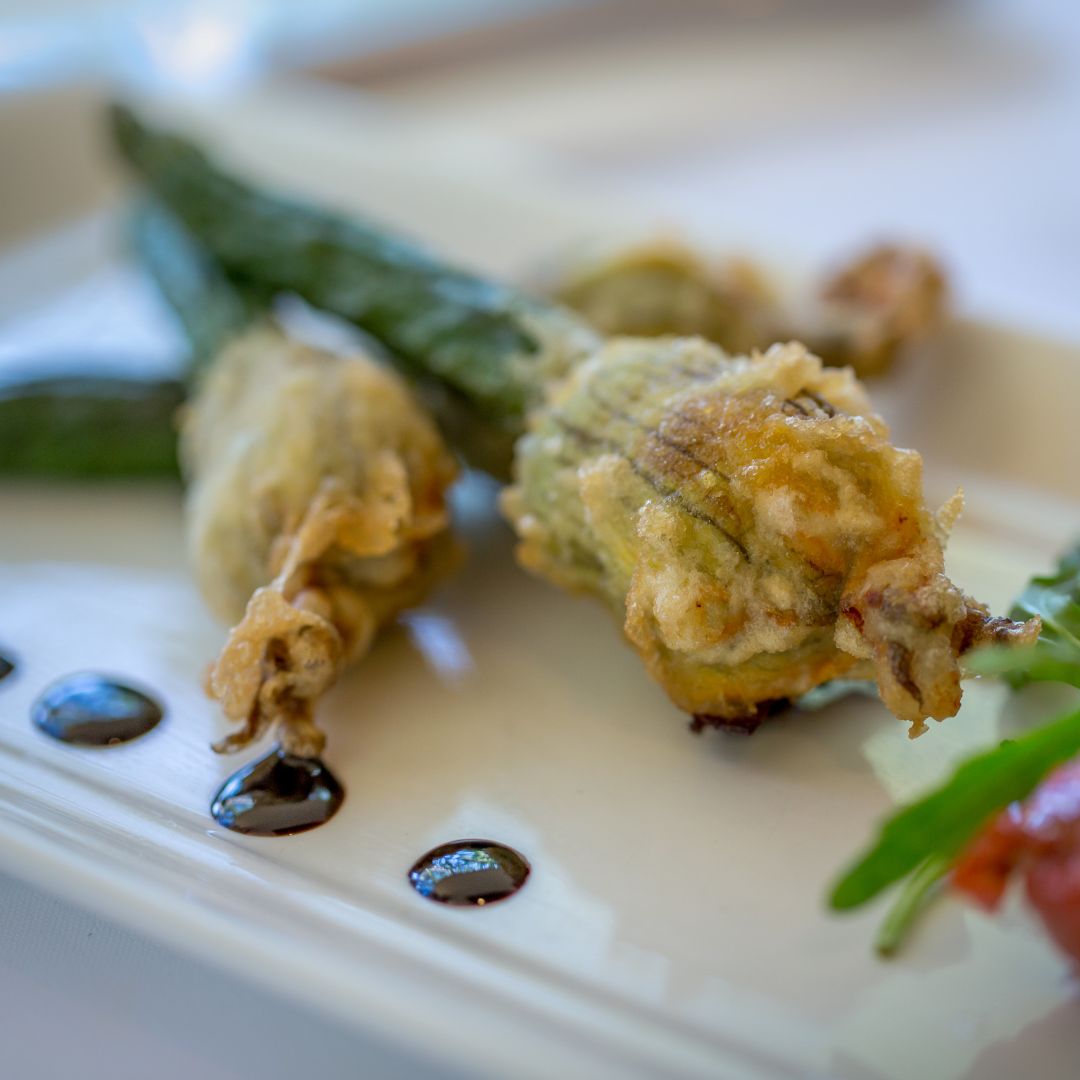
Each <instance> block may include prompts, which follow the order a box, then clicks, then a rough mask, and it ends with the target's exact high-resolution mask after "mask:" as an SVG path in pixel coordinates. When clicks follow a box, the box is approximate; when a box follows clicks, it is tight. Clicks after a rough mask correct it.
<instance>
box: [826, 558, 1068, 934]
mask: <svg viewBox="0 0 1080 1080" xmlns="http://www.w3.org/2000/svg"><path fill="white" fill-rule="evenodd" d="M1036 615H1037V616H1039V618H1040V619H1042V631H1041V632H1040V634H1039V639H1038V641H1037V642H1036V643H1035V645H1033V646H1031V647H1029V648H1023V649H989V650H985V651H983V652H981V653H979V654H977V655H975V656H973V657H971V658H970V662H969V666H970V668H971V670H973V671H974V672H976V673H977V674H983V675H1001V676H1003V677H1005V678H1006V679H1007V680H1008V681H1009V683H1010V684H1011V685H1012V686H1013V687H1019V686H1022V685H1024V684H1025V683H1027V682H1030V681H1054V682H1064V683H1069V684H1070V685H1072V686H1077V687H1080V545H1077V546H1076V547H1074V548H1073V549H1072V550H1071V551H1069V552H1068V553H1067V554H1065V555H1064V556H1063V557H1062V558H1061V560H1060V561H1059V563H1058V567H1057V571H1056V572H1055V573H1053V574H1048V575H1046V576H1042V577H1034V578H1032V579H1031V581H1030V582H1029V583H1028V586H1027V588H1025V589H1024V591H1023V592H1022V593H1021V594H1020V596H1019V597H1018V599H1017V601H1016V603H1015V604H1014V605H1013V608H1012V610H1011V611H1010V612H1009V616H1010V617H1011V618H1013V619H1016V620H1026V619H1030V618H1032V617H1033V616H1036ZM1078 753H1080V709H1078V710H1076V711H1074V712H1070V713H1067V714H1065V715H1064V716H1061V717H1058V718H1057V719H1056V720H1053V721H1051V722H1050V723H1047V724H1044V725H1043V726H1041V727H1039V728H1036V729H1035V730H1034V731H1030V732H1028V733H1027V734H1025V735H1023V736H1021V737H1019V738H1017V739H1012V740H1008V741H1006V742H1003V743H1002V744H1001V745H1000V746H997V747H995V748H994V749H992V750H986V751H984V752H983V753H981V754H978V755H976V756H975V757H973V758H969V759H968V760H967V761H965V762H963V763H962V764H961V765H960V766H959V767H958V768H957V769H956V771H955V772H954V773H953V775H952V776H951V777H950V778H949V780H947V781H946V782H945V783H944V784H942V785H941V786H940V787H938V788H937V789H935V790H934V791H932V792H930V793H929V794H928V795H926V796H924V797H923V798H922V799H919V800H918V801H917V802H914V803H911V804H910V805H908V806H906V807H902V808H901V809H900V810H898V811H897V812H896V813H895V814H893V815H892V816H891V817H890V818H888V819H887V820H886V821H885V822H884V824H883V825H882V826H881V828H880V830H879V832H878V836H877V840H876V841H875V842H874V843H873V844H872V845H871V847H870V848H869V849H868V850H867V851H865V852H864V853H863V855H862V856H861V857H860V858H859V859H858V860H856V862H855V863H854V864H852V866H850V867H849V868H848V870H847V871H846V872H845V873H844V874H843V875H842V876H841V877H840V879H839V880H838V881H837V882H836V884H835V885H834V886H833V889H832V892H831V893H830V896H829V905H830V907H832V908H833V909H835V910H838V911H839V910H848V909H850V908H855V907H859V906H860V905H862V904H865V903H866V902H867V901H868V900H871V899H873V898H874V897H875V896H877V895H878V894H879V893H880V892H882V891H883V890H884V889H886V888H888V887H889V886H890V885H892V884H894V883H895V882H897V881H899V880H901V879H902V878H904V877H907V876H908V875H909V874H910V875H912V877H911V878H910V879H909V881H908V883H907V884H906V886H905V888H904V890H903V892H902V893H901V895H900V897H899V899H898V901H897V903H896V905H895V906H894V907H893V909H892V911H891V912H890V913H889V915H888V917H887V918H886V921H885V924H884V925H883V926H882V928H881V932H880V933H879V936H878V941H877V947H878V951H879V952H882V953H884V954H886V955H887V954H889V953H891V952H893V951H895V949H896V948H897V946H898V945H899V943H900V941H901V939H902V937H903V935H904V933H905V932H906V931H907V930H908V929H909V928H910V926H911V925H912V923H913V921H914V919H915V918H916V916H917V914H918V913H919V911H921V910H922V908H923V906H924V904H925V901H926V898H927V896H928V895H929V893H930V892H931V891H932V889H933V886H934V885H935V883H936V882H937V881H938V880H939V879H940V878H941V877H942V876H943V875H944V874H945V873H946V872H947V870H948V867H949V866H950V865H951V863H952V862H953V861H954V860H955V858H956V857H957V855H959V853H960V852H961V850H962V849H963V848H964V846H965V845H966V844H967V843H968V842H969V841H970V840H971V839H972V838H973V837H974V836H975V834H976V833H977V832H978V831H979V829H981V828H982V827H983V826H984V825H985V824H986V822H987V821H989V820H990V819H991V818H992V817H993V815H994V814H995V813H996V812H998V811H999V810H1001V809H1003V808H1004V807H1006V806H1008V805H1009V804H1010V803H1013V802H1016V801H1018V800H1020V799H1023V798H1025V797H1026V796H1027V795H1029V794H1030V793H1031V792H1032V791H1033V790H1034V789H1035V787H1036V785H1037V784H1038V783H1039V782H1040V781H1041V780H1042V779H1043V777H1045V776H1046V774H1047V773H1048V772H1050V770H1051V769H1053V768H1054V767H1055V766H1056V765H1059V764H1061V763H1062V762H1064V761H1067V760H1069V758H1072V757H1074V756H1075V755H1076V754H1078Z"/></svg>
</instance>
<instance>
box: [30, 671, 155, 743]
mask: <svg viewBox="0 0 1080 1080" xmlns="http://www.w3.org/2000/svg"><path fill="white" fill-rule="evenodd" d="M164 715H165V714H164V712H163V711H162V708H161V706H160V705H159V704H158V703H157V702H156V701H154V699H153V698H151V697H148V696H147V695H146V694H144V693H142V692H141V691H139V690H135V689H133V688H132V687H130V686H125V685H124V684H123V683H119V682H116V681H114V680H113V679H110V678H108V677H107V676H105V675H97V674H94V673H93V672H79V673H78V674H75V675H69V676H67V677H66V678H64V679H60V680H59V681H58V682H54V683H53V684H52V685H51V686H49V687H47V688H46V690H45V692H44V693H43V694H42V695H41V696H40V697H39V698H38V699H37V701H35V702H34V704H33V706H32V707H31V710H30V717H31V719H32V720H33V722H34V724H35V725H36V726H37V727H38V728H40V729H41V730H42V731H43V732H45V734H46V735H51V736H52V737H53V738H54V739H59V740H60V742H66V743H73V744H75V745H77V746H114V745H116V744H117V743H125V742H130V741H131V740H132V739H137V738H138V737H139V736H140V735H145V734H146V733H147V732H148V731H150V730H152V729H153V728H155V727H157V725H158V724H159V723H160V722H161V718H162V717H163V716H164Z"/></svg>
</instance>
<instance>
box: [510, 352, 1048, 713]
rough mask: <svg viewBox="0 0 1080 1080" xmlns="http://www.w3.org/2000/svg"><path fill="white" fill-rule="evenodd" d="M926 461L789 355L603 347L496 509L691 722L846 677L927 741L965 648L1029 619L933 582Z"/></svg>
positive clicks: (863, 402)
mask: <svg viewBox="0 0 1080 1080" xmlns="http://www.w3.org/2000/svg"><path fill="white" fill-rule="evenodd" d="M921 488H922V463H921V460H920V458H919V456H918V455H917V454H916V453H914V452H913V451H910V450H900V449H897V448H895V447H893V446H892V445H891V444H890V443H889V441H888V432H887V429H886V427H885V424H884V422H883V421H882V420H881V419H880V418H879V417H878V416H876V415H875V414H874V413H873V412H872V411H871V410H870V407H869V403H868V401H867V399H866V397H865V395H864V394H863V391H862V389H861V387H860V386H859V385H858V383H857V382H856V381H855V379H854V377H853V376H852V375H851V373H850V371H848V370H835V369H828V368H823V367H822V365H821V362H820V361H819V360H818V359H817V358H816V357H814V356H812V355H810V354H809V353H808V352H807V351H806V349H805V348H804V347H803V346H801V345H798V344H790V345H783V346H775V347H773V348H772V349H770V350H769V351H768V352H767V353H766V354H764V355H760V354H759V355H755V356H753V357H752V358H746V357H738V358H729V357H728V356H727V355H725V354H724V353H723V352H722V351H720V350H719V349H718V348H716V347H715V346H712V345H709V344H707V343H706V342H704V341H701V340H700V339H698V340H694V339H666V340H663V339H661V340H641V339H622V340H619V339H616V340H614V341H612V342H611V343H609V344H608V345H607V346H606V348H604V349H603V350H602V351H601V352H600V353H599V354H598V355H596V356H595V357H594V358H593V359H591V360H589V361H588V362H587V363H585V364H583V365H582V366H581V367H579V368H578V370H577V371H576V372H575V373H574V375H572V376H571V378H570V379H569V380H568V381H567V382H566V383H565V384H564V385H563V386H562V387H561V388H560V389H559V390H558V391H557V392H556V393H555V395H554V396H553V399H552V401H551V403H550V405H549V406H548V407H547V408H545V409H541V410H538V412H537V413H536V414H535V417H534V422H533V426H532V430H531V431H530V433H529V434H528V435H527V436H526V438H525V439H524V440H522V441H521V442H520V443H519V447H518V458H517V484H516V486H515V487H513V488H512V489H510V490H509V491H508V492H507V493H506V495H505V498H504V504H503V505H504V508H505V509H506V512H507V514H508V515H509V517H510V518H511V519H512V521H513V522H514V525H515V527H516V529H517V530H518V533H519V536H520V537H521V541H522V542H521V546H520V548H519V557H520V559H521V561H522V563H523V564H524V565H526V566H527V567H529V568H530V569H532V570H534V571H535V572H537V573H539V574H541V575H543V576H545V577H548V578H551V579H552V580H555V581H557V582H559V583H560V584H562V585H564V586H566V587H568V588H572V589H578V590H582V591H587V592H591V593H594V594H597V595H599V596H601V597H603V598H604V599H605V600H606V602H607V603H608V605H609V606H610V607H611V608H612V609H613V610H614V611H615V612H616V613H617V615H618V617H619V618H620V619H622V620H623V628H624V631H625V633H626V636H627V638H628V639H629V641H630V643H631V644H632V645H633V646H634V648H635V649H636V650H637V652H638V653H639V655H640V656H641V657H642V659H643V660H644V662H645V664H646V666H647V667H648V669H649V671H650V672H651V673H652V674H653V676H654V677H655V678H656V679H657V680H658V681H659V682H660V683H661V684H662V685H663V686H664V688H665V690H667V692H668V694H669V695H670V696H671V698H672V699H673V700H674V701H675V703H676V704H678V705H679V706H680V707H682V708H683V709H685V710H687V711H688V712H691V713H694V714H697V715H699V716H704V717H715V718H719V719H721V720H732V721H745V720H746V719H747V718H752V717H754V716H756V715H758V714H759V713H760V712H761V710H762V708H763V705H764V703H767V702H770V701H773V700H776V699H782V698H793V697H797V696H798V695H800V694H802V693H805V692H806V691H808V690H810V689H811V688H813V687H815V686H817V685H819V684H820V683H822V682H824V681H826V680H828V679H832V678H836V677H838V676H848V677H860V676H863V677H872V678H874V679H876V681H877V684H878V687H879V689H880V692H881V695H882V698H883V700H884V701H885V704H886V705H887V706H888V707H889V708H890V709H891V710H892V711H893V712H894V713H895V714H896V715H897V716H899V717H901V718H902V719H904V720H907V721H909V722H910V723H911V725H912V731H913V733H917V732H918V731H919V730H921V727H922V724H923V720H924V719H925V718H927V717H934V718H936V719H942V718H944V717H946V716H951V715H953V714H954V713H955V712H956V710H957V708H958V707H959V704H960V667H959V661H958V657H959V655H960V654H961V653H963V652H964V651H965V650H967V649H968V648H970V647H972V645H974V644H976V643H983V642H985V641H987V640H991V639H994V640H996V639H999V638H1000V639H1004V638H1009V637H1014V638H1031V639H1033V638H1034V635H1035V634H1036V633H1037V626H1036V625H1035V624H1030V625H1029V626H1027V627H1026V628H1025V627H1022V626H1021V625H1019V624H1016V623H1012V622H1010V621H1009V620H1004V619H997V620H995V619H992V618H991V617H990V616H989V615H988V613H987V612H986V609H985V608H983V607H982V605H980V604H977V603H975V602H974V601H972V600H970V599H969V598H968V597H966V596H964V595H963V593H962V592H960V590H958V589H957V588H956V587H955V586H954V585H953V584H952V583H951V582H950V581H949V580H948V578H947V577H946V576H945V574H944V567H943V552H942V538H941V537H942V534H944V533H945V532H946V531H947V526H948V524H949V523H950V522H949V519H950V518H951V517H952V516H954V515H955V512H956V510H957V506H956V504H955V503H954V504H951V505H950V506H949V507H948V508H947V511H946V513H945V514H943V515H942V518H941V520H938V519H935V517H934V516H933V515H932V514H931V513H930V511H929V510H928V509H927V508H926V506H925V504H924V502H923V498H922V490H921Z"/></svg>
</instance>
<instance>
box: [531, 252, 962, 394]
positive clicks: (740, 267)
mask: <svg viewBox="0 0 1080 1080" xmlns="http://www.w3.org/2000/svg"><path fill="white" fill-rule="evenodd" d="M548 290H549V291H550V292H551V293H552V295H554V296H555V297H557V298H558V299H559V300H560V301H562V302H563V303H564V304H568V305H569V306H570V307H571V308H573V309H574V310H576V311H578V312H580V313H581V314H582V315H583V316H584V317H585V318H586V319H587V320H588V321H589V322H590V323H591V324H592V325H594V326H595V327H596V328H597V329H598V330H600V331H602V332H603V333H605V334H620V335H621V334H625V335H628V336H642V337H653V336H660V335H682V336H685V335H700V336H701V337H704V338H706V339H708V340H709V341H712V342H715V343H716V344H718V345H720V346H721V347H722V348H724V349H726V350H727V351H728V352H731V353H744V352H749V351H750V350H752V349H754V348H766V347H768V346H769V345H772V344H773V343H774V342H776V341H785V340H788V339H798V340H800V341H803V342H805V343H806V344H807V345H808V346H809V347H810V349H811V351H812V352H814V353H815V354H816V355H818V356H820V357H821V358H822V359H823V360H824V361H825V363H826V364H830V365H833V366H836V367H843V366H845V365H850V366H851V367H853V368H854V369H855V373H856V374H857V375H859V376H860V377H865V376H867V375H878V374H881V373H882V372H884V371H886V370H887V369H888V368H889V367H890V365H891V364H892V363H893V361H894V359H895V358H896V357H897V355H898V354H899V353H900V352H901V351H902V350H903V349H904V348H905V347H906V346H908V345H910V344H912V343H915V342H918V341H920V340H922V339H923V338H925V337H926V336H927V335H928V334H930V333H931V332H932V331H933V330H934V329H936V328H937V327H938V326H940V325H941V323H942V322H943V320H944V316H945V304H946V287H945V276H944V274H943V272H942V270H941V268H940V266H939V265H938V263H937V262H936V260H935V259H933V258H932V257H931V256H930V255H928V254H927V253H926V252H923V251H920V250H918V249H917V248H910V247H905V246H902V245H898V244H879V245H877V246H875V247H873V248H870V249H869V250H867V251H864V252H861V253H859V254H858V255H856V256H855V257H854V258H852V259H850V260H848V261H847V262H845V263H844V264H843V265H841V266H840V267H839V268H838V269H837V270H836V271H835V272H833V273H830V274H829V275H828V276H827V277H825V278H824V279H823V280H821V281H820V282H818V283H814V284H813V285H812V287H811V288H810V289H809V290H800V289H798V288H795V289H793V288H791V287H790V286H787V287H781V285H780V283H779V282H774V281H772V280H770V275H769V274H767V273H766V272H765V270H764V269H763V268H761V267H759V266H757V265H755V264H754V263H752V262H750V261H749V260H747V259H741V258H726V259H707V258H705V257H704V256H703V255H702V254H700V253H699V252H696V251H694V250H693V249H692V248H691V247H689V246H688V245H686V244H685V243H682V242H680V241H679V240H676V239H673V238H658V239H655V240H650V241H647V242H645V243H641V244H636V245H633V246H631V247H628V248H625V249H623V250H619V251H616V252H614V253H613V254H607V255H604V256H602V257H599V258H594V259H591V260H585V261H583V262H582V263H580V264H578V265H576V266H571V267H570V268H569V269H567V270H565V271H563V272H562V273H561V274H559V275H557V277H556V278H555V280H553V281H552V282H551V283H550V284H549V285H548Z"/></svg>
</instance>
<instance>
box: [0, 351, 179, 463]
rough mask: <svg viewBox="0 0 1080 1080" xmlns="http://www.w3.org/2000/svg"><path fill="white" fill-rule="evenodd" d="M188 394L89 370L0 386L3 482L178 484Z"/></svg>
mask: <svg viewBox="0 0 1080 1080" xmlns="http://www.w3.org/2000/svg"><path fill="white" fill-rule="evenodd" d="M183 399H184V386H183V384H182V383H181V382H179V381H177V380H174V379H155V378H139V377H130V376H120V375H117V374H115V373H111V372H107V371H103V370H99V371H96V372H95V371H93V370H88V369H86V368H83V367H72V368H70V369H67V368H65V369H61V370H57V371H55V372H53V373H50V374H41V373H39V372H36V371H35V372H33V373H32V374H28V375H24V376H18V375H15V376H10V377H8V378H5V379H2V380H0V475H6V476H25V477H55V478H61V477H76V478H87V479H89V478H96V479H107V478H113V479H118V478H122V477H147V478H149V477H159V478H161V477H167V478H174V477H178V476H179V469H178V465H177V457H176V428H175V418H176V412H177V409H178V408H179V407H180V404H181V403H182V401H183Z"/></svg>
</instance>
